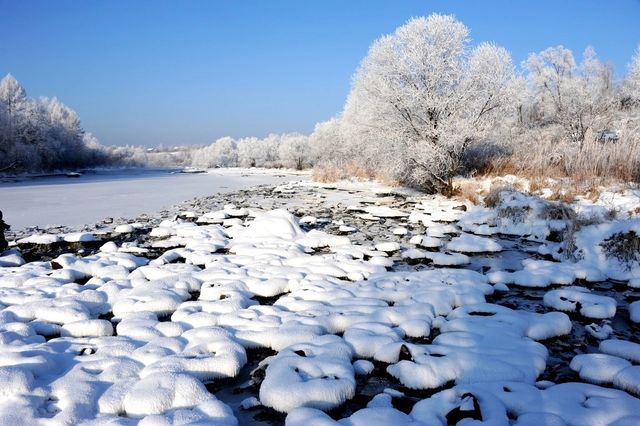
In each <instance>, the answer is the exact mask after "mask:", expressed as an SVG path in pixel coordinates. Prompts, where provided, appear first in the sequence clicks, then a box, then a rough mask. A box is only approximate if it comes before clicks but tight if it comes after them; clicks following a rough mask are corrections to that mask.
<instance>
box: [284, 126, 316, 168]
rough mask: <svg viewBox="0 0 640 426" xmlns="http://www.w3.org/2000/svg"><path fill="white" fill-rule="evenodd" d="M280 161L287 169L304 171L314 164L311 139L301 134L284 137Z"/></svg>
mask: <svg viewBox="0 0 640 426" xmlns="http://www.w3.org/2000/svg"><path fill="white" fill-rule="evenodd" d="M279 151H280V160H281V162H282V164H283V165H284V166H285V167H290V168H294V169H296V170H302V169H303V168H305V167H306V166H308V165H310V164H312V159H311V150H310V147H309V138H308V137H307V136H304V135H301V134H299V133H290V134H285V135H282V140H281V142H280V148H279Z"/></svg>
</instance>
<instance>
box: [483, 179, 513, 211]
mask: <svg viewBox="0 0 640 426" xmlns="http://www.w3.org/2000/svg"><path fill="white" fill-rule="evenodd" d="M513 191H517V189H516V188H515V187H514V186H513V185H511V184H507V183H500V184H499V185H491V188H490V189H489V193H488V194H487V195H486V196H485V197H484V205H485V206H486V207H491V208H494V207H496V206H498V204H500V196H501V194H502V193H503V192H513Z"/></svg>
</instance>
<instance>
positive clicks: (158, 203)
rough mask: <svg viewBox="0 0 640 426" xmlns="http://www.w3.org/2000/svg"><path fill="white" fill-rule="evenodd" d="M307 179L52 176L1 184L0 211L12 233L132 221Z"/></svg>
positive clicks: (127, 173)
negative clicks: (200, 200)
mask: <svg viewBox="0 0 640 426" xmlns="http://www.w3.org/2000/svg"><path fill="white" fill-rule="evenodd" d="M301 178H302V179H305V178H306V176H304V175H303V176H300V175H299V174H296V175H294V174H291V173H287V172H286V171H281V170H257V169H213V170H210V171H209V172H208V173H202V174H184V173H171V170H109V171H96V172H90V173H86V174H83V175H82V176H81V177H80V178H78V179H69V178H67V177H65V176H50V177H42V178H35V179H26V180H21V181H18V182H2V183H0V210H2V212H3V214H4V219H5V221H6V222H7V223H8V224H9V225H11V229H12V230H20V229H23V228H25V227H27V226H40V227H44V226H47V225H64V226H76V225H82V224H87V223H93V222H96V221H98V220H101V219H104V218H106V217H114V218H117V217H128V218H131V217H135V216H137V215H139V214H142V213H154V212H157V211H158V210H161V209H163V208H166V207H169V206H171V205H173V204H177V203H179V202H181V201H186V200H189V199H191V198H195V197H202V196H206V195H212V194H215V193H218V192H228V191H237V190H239V189H243V188H249V187H252V186H256V185H265V184H274V183H280V182H284V181H289V180H293V179H296V180H300V179H301Z"/></svg>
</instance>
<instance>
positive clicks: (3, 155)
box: [0, 74, 109, 173]
mask: <svg viewBox="0 0 640 426" xmlns="http://www.w3.org/2000/svg"><path fill="white" fill-rule="evenodd" d="M88 140H90V141H91V144H90V145H89V144H87V141H88ZM108 161H109V157H108V154H107V152H106V151H105V150H103V149H102V148H101V147H99V144H97V143H96V141H95V138H94V139H86V138H85V133H84V130H83V129H82V126H81V124H80V119H79V117H78V115H77V114H76V112H75V111H73V110H72V109H71V108H69V107H67V106H65V105H64V104H63V103H62V102H60V101H59V100H58V99H56V98H53V99H48V98H42V99H39V100H34V99H30V98H28V97H27V94H26V92H25V90H24V89H23V88H22V86H20V83H18V81H17V80H16V79H15V78H14V77H13V76H11V75H10V74H9V75H7V76H6V77H4V78H3V79H2V80H1V81H0V172H5V173H6V172H23V171H48V170H56V169H69V168H77V167H85V166H93V165H97V164H105V163H107V162H108Z"/></svg>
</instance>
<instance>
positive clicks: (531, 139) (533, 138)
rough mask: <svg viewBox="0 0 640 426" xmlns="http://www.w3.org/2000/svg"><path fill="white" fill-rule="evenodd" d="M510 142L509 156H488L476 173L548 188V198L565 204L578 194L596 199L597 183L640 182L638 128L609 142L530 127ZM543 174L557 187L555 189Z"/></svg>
mask: <svg viewBox="0 0 640 426" xmlns="http://www.w3.org/2000/svg"><path fill="white" fill-rule="evenodd" d="M622 127H623V128H624V127H628V126H622ZM511 145H512V146H513V147H514V149H513V151H512V152H511V153H510V154H509V155H503V156H498V157H495V158H490V159H489V160H488V161H487V163H486V164H485V165H484V166H483V167H482V168H480V169H478V170H477V172H478V174H480V175H484V176H503V175H506V174H511V175H516V176H520V177H525V178H528V179H529V180H530V188H529V189H530V191H532V192H535V191H539V190H542V189H544V188H548V187H549V186H551V188H550V189H552V190H553V192H554V196H553V198H552V199H554V200H559V201H565V202H571V201H573V199H574V198H575V196H577V195H584V196H586V197H588V198H589V199H596V198H597V197H598V196H599V190H598V187H599V186H603V185H611V184H613V183H626V182H640V128H635V127H634V128H627V129H625V130H623V131H621V135H620V139H619V140H617V141H608V142H603V141H601V140H598V139H597V137H596V136H594V133H593V132H591V131H589V132H587V133H586V135H585V137H584V140H583V141H582V142H571V141H568V140H565V139H564V138H563V137H561V136H558V134H557V133H554V131H552V129H549V130H548V131H539V132H533V131H531V132H525V133H522V134H519V135H516V136H514V140H513V141H512V143H511ZM548 178H553V179H557V180H559V181H560V182H561V185H562V186H561V187H560V188H554V187H555V186H556V185H554V184H551V183H550V182H549V180H548ZM550 184H551V185H550ZM594 197H595V198H594Z"/></svg>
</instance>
